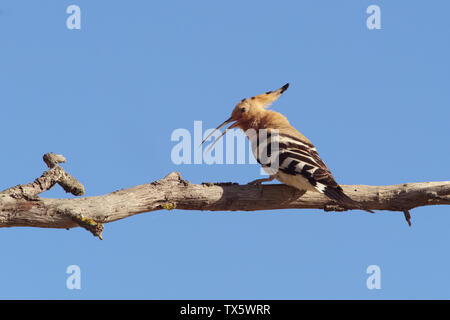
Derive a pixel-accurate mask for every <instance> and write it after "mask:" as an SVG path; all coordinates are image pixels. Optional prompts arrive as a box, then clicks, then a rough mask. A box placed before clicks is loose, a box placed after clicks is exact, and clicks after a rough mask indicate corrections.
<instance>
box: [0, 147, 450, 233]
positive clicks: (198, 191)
mask: <svg viewBox="0 0 450 320" xmlns="http://www.w3.org/2000/svg"><path fill="white" fill-rule="evenodd" d="M44 161H45V163H46V164H47V166H48V167H49V170H47V171H46V172H44V174H43V175H42V176H41V177H39V178H37V179H36V180H35V181H33V182H31V183H28V184H26V185H18V186H15V187H12V188H9V189H6V190H4V191H2V192H0V227H18V226H27V227H40V228H66V229H70V228H73V227H78V226H81V227H83V228H85V229H87V230H89V231H90V232H91V233H92V234H93V235H94V236H98V237H100V238H101V233H102V230H103V224H104V223H108V222H112V221H116V220H120V219H123V218H126V217H129V216H132V215H135V214H138V213H143V212H149V211H156V210H161V209H167V210H171V209H175V208H176V209H181V210H202V211H203V210H207V211H237V210H242V211H256V210H274V209H322V210H325V211H344V210H351V209H354V208H342V207H340V206H339V205H337V204H336V203H334V202H333V201H332V200H330V199H328V198H327V197H325V196H323V195H321V194H319V193H314V192H306V193H305V192H301V191H299V190H297V189H294V188H291V187H289V186H286V185H281V184H272V185H263V186H262V187H261V188H258V187H257V186H253V185H239V184H237V183H202V184H191V183H189V182H188V181H186V180H184V179H182V178H181V176H180V174H179V173H178V172H172V173H170V174H169V175H167V176H166V177H165V178H163V179H161V180H158V181H155V182H152V183H148V184H144V185H139V186H136V187H132V188H129V189H124V190H119V191H115V192H112V193H109V194H106V195H103V196H96V197H83V198H74V199H49V198H41V197H39V196H38V195H39V194H40V193H42V192H44V191H46V190H49V189H51V188H52V187H53V186H54V185H55V184H56V183H58V184H59V185H60V186H61V187H62V188H63V189H64V190H65V191H66V192H70V193H72V194H74V195H76V196H80V195H83V194H84V187H83V185H81V184H80V183H79V182H78V181H77V180H76V179H75V178H74V177H72V176H71V175H70V174H68V173H66V172H65V170H64V169H63V168H62V167H60V166H59V163H62V162H65V158H64V157H63V156H61V155H55V154H53V153H49V154H46V155H44ZM342 187H343V189H344V191H345V192H346V193H347V194H348V195H349V196H350V197H351V198H353V199H354V200H356V201H358V202H360V203H362V204H363V205H364V207H365V208H367V209H372V210H389V211H399V212H403V213H404V215H405V219H406V220H407V222H408V224H409V225H411V215H410V213H409V211H410V210H411V209H413V208H416V207H420V206H429V205H443V204H444V205H449V204H450V181H443V182H423V183H407V184H400V185H391V186H364V185H353V186H350V185H347V186H346V185H343V186H342Z"/></svg>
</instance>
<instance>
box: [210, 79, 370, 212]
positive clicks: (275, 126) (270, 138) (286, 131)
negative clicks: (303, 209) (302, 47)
mask: <svg viewBox="0 0 450 320" xmlns="http://www.w3.org/2000/svg"><path fill="white" fill-rule="evenodd" d="M288 87H289V84H286V85H284V86H283V87H281V88H280V89H278V90H275V91H269V92H266V93H263V94H260V95H257V96H254V97H251V98H248V99H242V100H241V101H240V102H239V103H238V104H237V105H236V107H235V108H234V109H233V112H232V113H231V116H230V118H228V119H227V120H225V122H223V123H222V124H221V125H219V126H218V127H217V129H216V130H218V129H220V128H222V127H223V126H225V125H227V124H229V123H233V124H232V125H231V126H230V127H228V128H227V129H226V130H225V131H224V132H223V133H222V135H221V136H220V137H219V138H218V139H220V138H221V137H222V136H223V135H224V134H225V133H226V132H227V130H229V129H232V128H236V127H239V128H240V129H242V130H243V131H244V132H245V133H246V134H247V136H248V137H249V139H250V141H251V143H252V149H253V150H256V153H255V157H256V159H257V160H258V162H260V164H261V165H262V166H263V168H264V170H265V171H266V172H267V173H268V174H269V176H270V177H269V178H267V179H259V180H255V181H253V182H251V183H256V184H260V183H261V182H264V181H271V180H273V179H277V180H279V181H281V182H283V183H285V184H287V185H290V186H292V187H295V188H297V189H300V190H309V191H318V192H321V193H323V194H325V195H326V196H328V197H329V198H331V199H333V200H335V201H337V202H338V203H340V204H341V205H343V206H345V207H355V208H359V209H364V208H363V207H362V206H361V204H359V203H358V202H356V201H354V200H352V199H351V198H349V197H348V196H347V195H346V194H345V193H344V192H343V190H342V188H341V187H340V186H339V184H338V183H337V182H336V181H335V180H334V178H333V176H332V174H331V172H330V170H329V169H328V168H327V166H326V165H325V163H324V162H323V161H322V160H321V159H320V157H319V155H318V153H317V150H316V149H315V147H314V145H313V144H312V143H311V141H309V139H308V138H306V137H305V136H304V135H303V134H301V133H300V132H299V131H298V130H296V129H295V128H294V127H292V126H291V124H290V123H289V120H288V119H287V118H286V117H285V116H283V115H282V114H281V113H279V112H276V111H272V110H267V108H268V107H269V106H270V105H271V103H272V102H274V101H275V100H277V99H278V98H279V97H280V96H281V94H282V93H283V92H284V91H286V89H287V88H288ZM261 130H265V132H267V138H266V139H265V140H264V139H261V137H258V138H251V135H250V134H248V132H250V131H255V132H261ZM214 132H215V131H213V132H211V134H210V135H208V137H206V139H205V140H203V142H202V144H203V143H204V142H205V141H206V140H208V139H209V137H210V136H211V135H212V134H213V133H214ZM218 139H217V140H218ZM217 140H216V141H217ZM216 141H215V142H216ZM274 142H276V143H277V148H276V149H274V148H273V147H272V144H273V143H274ZM269 145H270V147H269ZM261 150H266V151H267V152H269V150H270V153H271V154H270V155H267V156H268V158H269V162H268V163H265V162H263V161H262V159H260V157H261V154H260V151H261ZM274 150H276V151H274ZM266 158H267V157H266ZM266 158H264V159H266ZM274 164H275V165H276V170H275V171H274V169H273V167H274V166H273V165H274ZM364 210H365V209H364ZM366 211H369V212H372V211H370V210H366Z"/></svg>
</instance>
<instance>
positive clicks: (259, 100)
mask: <svg viewBox="0 0 450 320" xmlns="http://www.w3.org/2000/svg"><path fill="white" fill-rule="evenodd" d="M287 88H289V83H286V84H285V85H284V86H282V87H281V88H280V89H278V90H274V91H267V92H266V93H263V94H260V95H257V96H254V97H251V98H248V99H243V100H242V101H241V102H244V101H245V102H247V103H249V104H251V105H254V106H258V107H261V108H269V107H270V105H271V104H272V103H273V102H274V101H275V100H277V99H278V98H279V97H280V96H281V95H282V94H283V92H285V91H286V90H287Z"/></svg>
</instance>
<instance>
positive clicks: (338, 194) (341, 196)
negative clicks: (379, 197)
mask: <svg viewBox="0 0 450 320" xmlns="http://www.w3.org/2000/svg"><path fill="white" fill-rule="evenodd" d="M323 193H324V194H325V195H326V196H327V197H329V198H330V199H333V200H335V201H337V202H339V203H340V204H342V205H344V206H349V207H356V208H358V209H361V210H364V211H367V212H370V213H375V212H373V211H372V210H370V209H366V208H364V207H363V206H362V205H361V203H359V202H357V201H355V200H353V199H352V198H350V197H349V196H347V195H346V194H345V193H344V190H342V188H341V187H340V186H338V187H337V188H333V187H329V186H328V187H326V188H325V190H324V191H323Z"/></svg>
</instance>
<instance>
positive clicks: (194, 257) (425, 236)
mask: <svg viewBox="0 0 450 320" xmlns="http://www.w3.org/2000/svg"><path fill="white" fill-rule="evenodd" d="M71 4H76V5H78V6H80V8H81V30H68V29H67V28H66V19H67V17H68V14H67V13H66V8H67V7H68V6H69V5H71ZM371 4H376V5H379V6H380V8H381V26H382V29H381V30H368V29H367V27H366V19H367V17H368V14H366V8H367V7H368V6H369V5H371ZM449 11H450V3H449V2H448V1H444V0H442V1H437V0H436V1H431V2H430V1H424V0H421V1H406V0H397V1H380V0H371V1H350V0H342V1H332V0H329V1H324V0H320V1H319V0H315V1H313V0H310V1H277V2H274V1H234V0H230V1H206V0H204V1H197V0H195V1H172V0H171V1H115V2H111V1H81V0H80V1H55V0H54V1H45V0H41V1H12V0H4V1H2V2H1V4H0V39H1V43H2V45H1V50H0V57H1V59H0V68H1V72H0V88H1V95H0V106H1V119H2V121H1V126H0V133H1V135H2V137H3V139H2V153H3V156H2V157H1V158H0V159H1V160H0V164H1V167H0V172H1V173H0V177H1V179H0V189H5V188H7V187H11V186H13V185H16V184H19V183H26V182H29V181H32V180H33V179H35V178H36V177H38V176H39V175H40V174H41V173H42V172H43V171H44V170H45V166H44V163H43V162H42V160H41V157H42V155H43V154H44V153H46V152H50V151H52V152H55V153H61V154H63V155H65V156H66V158H67V159H68V163H67V164H65V165H64V167H65V168H66V169H67V171H68V172H70V173H71V174H73V175H74V176H75V177H76V178H77V179H79V180H80V181H81V182H82V183H83V184H84V186H85V187H86V195H87V196H94V195H101V194H105V193H108V192H111V191H114V190H117V189H120V188H127V187H131V186H134V185H137V184H143V183H148V182H151V181H154V180H157V179H160V178H162V177H164V176H165V175H166V174H168V173H169V172H171V171H175V170H176V171H179V172H181V174H182V176H183V177H184V178H185V179H187V180H189V181H190V182H192V183H201V182H203V181H211V182H215V181H233V182H239V183H247V182H249V181H251V180H254V179H256V178H258V177H260V176H259V167H258V166H257V165H250V164H247V165H206V164H201V165H175V164H174V163H173V162H172V161H171V158H170V154H171V150H172V148H173V147H174V145H175V143H174V142H172V141H171V140H170V136H171V134H172V132H173V131H174V130H175V129H178V128H186V129H188V130H190V131H192V129H193V123H194V121H195V120H201V121H203V125H204V128H211V127H215V126H217V125H218V124H219V123H221V122H222V121H224V120H225V119H226V118H228V116H229V114H230V112H231V110H232V108H233V107H234V105H235V104H236V103H237V102H238V101H239V100H241V99H242V98H245V97H249V96H253V95H256V94H259V93H263V92H265V91H268V90H273V89H276V88H279V87H280V86H281V85H283V84H284V83H286V82H290V84H291V87H290V88H289V90H288V91H286V93H285V94H284V95H283V97H282V98H280V99H279V101H277V102H276V103H275V104H274V105H273V108H274V109H275V110H277V111H280V112H282V113H283V114H284V115H286V116H287V117H288V118H289V119H290V121H291V123H292V124H293V125H294V126H295V127H296V128H298V129H299V130H300V131H301V132H302V133H304V134H305V135H306V136H308V137H309V138H310V140H312V142H313V143H314V144H315V145H316V146H317V149H318V151H319V153H320V155H321V156H322V158H323V159H324V161H325V162H326V163H327V165H328V167H329V168H330V169H331V170H332V171H333V173H334V176H335V178H336V179H337V181H338V182H340V183H342V184H367V185H388V184H399V183H405V182H421V181H440V180H450V169H449V166H448V164H449V162H450V152H449V147H448V146H449V133H450V130H449V127H448V119H449V118H450V107H449V105H450V90H449V83H450V81H449V80H450V61H449V59H448V57H449V56H450V37H449V36H450V26H449V24H448V12H449ZM42 196H43V197H55V198H65V197H71V196H68V195H66V194H65V193H64V192H63V191H61V190H60V188H59V187H55V188H54V189H53V190H51V191H49V192H47V193H45V194H43V195H42ZM448 211H449V208H448V207H444V206H441V207H438V206H435V207H424V208H418V209H414V210H412V222H413V227H412V228H409V227H408V226H407V224H406V222H405V221H404V218H403V215H402V214H401V213H391V212H378V213H377V214H376V215H370V214H367V213H364V212H361V211H354V212H350V213H324V212H323V211H319V210H273V211H261V212H253V213H252V212H250V213H248V212H215V213H210V212H195V211H180V210H173V211H158V212H153V213H145V214H140V215H137V216H134V217H130V218H127V219H124V220H121V221H117V222H114V223H110V224H107V225H105V231H104V233H103V236H104V239H105V240H104V241H100V240H98V239H97V238H94V237H92V235H91V234H89V233H88V232H86V231H85V230H82V229H80V228H76V229H72V230H70V231H67V230H56V229H35V228H4V229H1V230H0V243H2V249H1V263H0V298H13V299H16V298H25V299H29V298H39V299H47V298H50V299H52V298H58V299H61V298H62V299H79V298H82V299H97V298H107V299H109V298H111V299H336V298H339V299H383V298H384V299H396V298H401V299H407V298H413V299H415V298H437V299H443V298H446V299H449V298H450V275H449V272H448V270H449V268H450V258H449V257H448V244H449V242H450V233H449V232H448V230H449V226H450V215H449V214H448ZM69 265H78V266H79V267H80V268H81V283H82V285H81V286H82V288H81V290H68V289H67V288H66V279H67V277H68V275H67V274H66V273H65V271H66V268H67V267H68V266H69ZM369 265H378V266H380V268H381V286H382V288H381V289H380V290H368V289H367V287H366V279H367V277H368V276H369V275H368V274H366V268H367V267H368V266H369Z"/></svg>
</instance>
